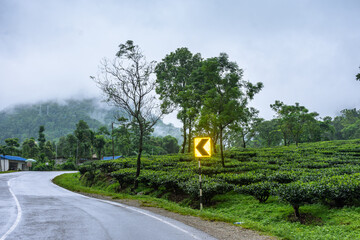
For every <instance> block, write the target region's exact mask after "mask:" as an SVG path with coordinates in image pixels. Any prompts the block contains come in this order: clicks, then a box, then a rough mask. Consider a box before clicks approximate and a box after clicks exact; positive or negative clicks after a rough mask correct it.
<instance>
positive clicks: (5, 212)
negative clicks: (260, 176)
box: [0, 172, 214, 240]
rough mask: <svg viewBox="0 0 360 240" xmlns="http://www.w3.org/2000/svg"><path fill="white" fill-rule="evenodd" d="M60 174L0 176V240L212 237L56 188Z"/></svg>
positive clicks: (125, 207)
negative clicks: (55, 181) (56, 181)
mask: <svg viewBox="0 0 360 240" xmlns="http://www.w3.org/2000/svg"><path fill="white" fill-rule="evenodd" d="M62 173H63V172H17V173H10V174H0V240H5V239H7V240H15V239H36V240H38V239H52V240H54V239H87V240H91V239H97V240H99V239H116V240H117V239H119V240H120V239H126V240H131V239H136V240H137V239H146V240H151V239H164V240H177V239H179V240H180V239H181V240H186V239H198V240H199V239H209V240H213V239H214V238H213V237H211V236H209V235H207V234H205V233H203V232H201V231H199V230H196V229H194V228H192V227H189V226H187V225H185V224H183V223H180V222H177V221H175V220H172V219H169V218H166V217H163V216H159V215H156V214H154V213H151V212H148V211H145V210H142V209H138V208H134V207H130V206H126V205H122V204H118V203H114V202H110V201H106V200H99V199H94V198H89V197H86V196H83V195H80V194H77V193H73V192H70V191H68V190H66V189H63V188H60V187H58V186H56V185H55V184H53V183H52V182H51V179H52V178H54V177H55V176H57V175H60V174H62Z"/></svg>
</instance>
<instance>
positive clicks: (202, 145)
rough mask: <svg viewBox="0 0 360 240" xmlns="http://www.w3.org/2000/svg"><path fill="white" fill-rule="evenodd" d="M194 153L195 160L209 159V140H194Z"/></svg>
mask: <svg viewBox="0 0 360 240" xmlns="http://www.w3.org/2000/svg"><path fill="white" fill-rule="evenodd" d="M194 153H195V157H197V158H202V157H211V138H210V137H197V138H194Z"/></svg>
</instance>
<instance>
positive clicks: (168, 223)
mask: <svg viewBox="0 0 360 240" xmlns="http://www.w3.org/2000/svg"><path fill="white" fill-rule="evenodd" d="M52 180H53V179H51V181H50V182H51V183H52V184H54V185H55V186H56V187H58V188H60V189H62V190H65V191H67V192H71V193H74V194H77V195H80V196H82V197H84V198H87V199H94V200H97V201H101V202H104V203H108V204H111V205H115V206H118V207H122V208H126V209H129V210H132V211H134V212H138V213H140V214H143V215H146V216H148V217H151V218H154V219H156V220H158V221H160V222H162V223H165V224H167V225H169V226H171V227H173V228H175V229H178V230H179V231H181V232H184V233H186V234H188V235H190V236H191V237H193V238H194V239H197V240H202V238H199V237H197V236H195V235H194V234H192V233H191V232H189V231H187V230H185V229H183V228H181V227H178V226H176V225H175V224H172V223H170V222H168V221H166V220H164V219H161V218H159V217H157V216H154V215H152V214H149V213H147V212H144V211H141V210H140V209H138V208H136V207H130V206H127V205H125V204H121V203H117V202H112V201H108V200H103V199H99V198H93V197H89V196H86V195H82V194H80V193H77V192H73V191H70V190H68V189H66V188H63V187H60V186H58V185H57V184H55V183H53V182H52ZM0 240H3V239H0Z"/></svg>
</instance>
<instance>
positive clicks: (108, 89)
mask: <svg viewBox="0 0 360 240" xmlns="http://www.w3.org/2000/svg"><path fill="white" fill-rule="evenodd" d="M154 66H155V62H150V63H149V62H147V61H146V59H145V56H144V55H143V54H142V52H141V50H140V48H139V46H137V45H134V44H133V41H130V40H129V41H127V42H126V43H125V44H120V45H119V51H118V52H117V53H116V58H115V59H114V60H113V62H110V61H109V60H107V59H105V60H104V61H103V62H102V67H101V69H100V71H101V74H100V75H99V76H98V77H97V78H95V77H92V79H93V80H95V82H96V83H97V85H98V87H99V88H100V89H101V90H102V91H103V93H104V94H105V96H106V98H107V102H109V103H111V104H113V105H114V106H116V107H118V108H119V109H120V110H121V111H122V112H124V113H126V114H127V118H128V119H129V122H131V123H132V124H133V125H134V126H136V130H137V131H136V132H137V134H138V135H137V136H138V141H137V146H138V150H137V162H136V164H137V169H136V176H135V182H134V189H135V188H136V187H137V184H138V181H137V178H138V176H139V175H140V169H141V154H142V151H143V144H144V138H145V136H146V135H147V134H149V132H151V130H152V128H153V126H154V125H155V124H156V122H157V121H158V120H159V119H160V118H161V116H162V113H161V112H159V111H158V106H157V104H156V102H155V95H153V90H155V82H153V81H152V80H151V75H152V74H153V72H154Z"/></svg>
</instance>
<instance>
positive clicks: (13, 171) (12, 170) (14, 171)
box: [0, 170, 17, 174]
mask: <svg viewBox="0 0 360 240" xmlns="http://www.w3.org/2000/svg"><path fill="white" fill-rule="evenodd" d="M13 172H17V171H14V170H11V171H5V172H0V174H4V173H13Z"/></svg>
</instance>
